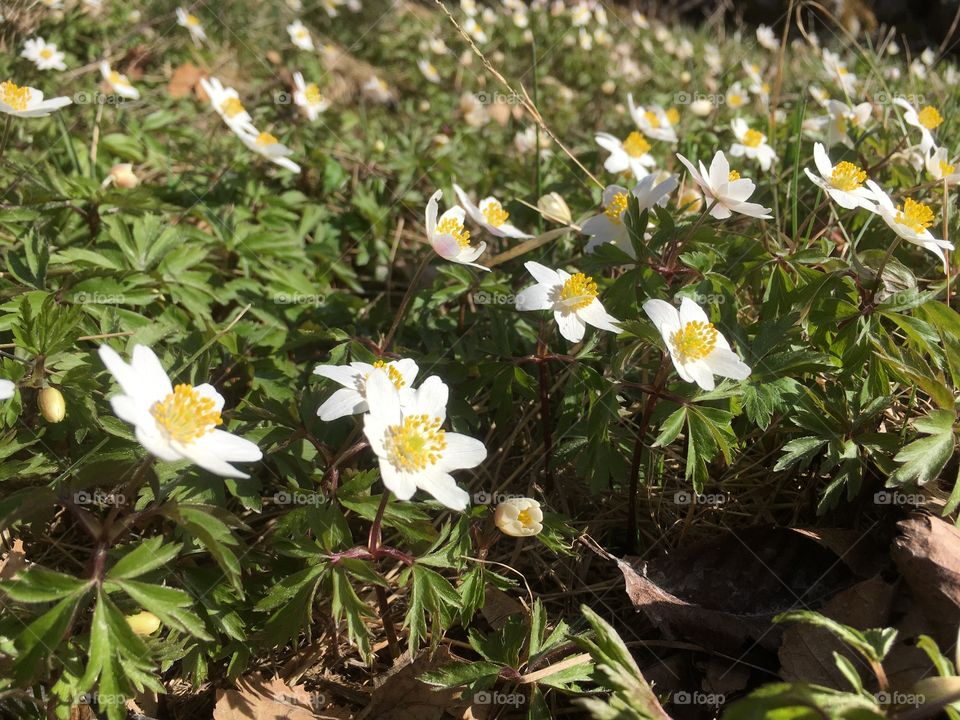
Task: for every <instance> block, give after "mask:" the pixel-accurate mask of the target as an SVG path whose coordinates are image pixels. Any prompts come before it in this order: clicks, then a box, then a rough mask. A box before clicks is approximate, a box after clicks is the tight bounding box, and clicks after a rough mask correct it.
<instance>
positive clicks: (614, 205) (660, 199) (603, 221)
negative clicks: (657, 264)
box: [581, 174, 678, 258]
mask: <svg viewBox="0 0 960 720" xmlns="http://www.w3.org/2000/svg"><path fill="white" fill-rule="evenodd" d="M677 184H678V183H677V178H676V177H673V176H671V177H669V178H667V179H666V180H664V181H663V182H661V183H657V176H656V175H652V174H651V175H647V176H646V177H645V178H644V179H643V180H641V181H640V182H639V183H637V186H636V187H635V188H634V189H633V190H632V191H627V189H626V188H624V187H621V186H619V185H610V186H609V187H607V188H606V189H604V191H603V207H604V211H603V212H602V213H600V214H599V215H594V216H593V217H590V218H587V219H586V220H585V221H584V222H583V225H582V226H581V231H582V232H583V234H584V235H589V236H590V240H589V241H587V245H586V247H585V248H584V250H586V252H588V253H592V252H594V251H595V250H596V249H597V248H598V247H600V246H601V245H605V244H608V243H609V244H612V245H616V246H617V247H618V248H619V249H620V250H622V251H623V252H625V253H626V254H627V255H629V256H630V257H632V258H636V253H635V252H634V250H633V245H632V244H631V243H630V234H629V233H628V232H627V226H626V225H625V224H624V222H623V214H624V213H625V212H626V210H627V206H628V205H629V203H630V195H631V194H632V195H633V196H634V197H636V198H637V204H638V205H639V208H640V212H643V211H644V210H649V209H650V208H652V207H653V206H654V205H659V206H660V207H663V206H664V205H666V203H667V199H668V197H669V195H670V193H672V192H673V191H674V190H675V189H676V188H677Z"/></svg>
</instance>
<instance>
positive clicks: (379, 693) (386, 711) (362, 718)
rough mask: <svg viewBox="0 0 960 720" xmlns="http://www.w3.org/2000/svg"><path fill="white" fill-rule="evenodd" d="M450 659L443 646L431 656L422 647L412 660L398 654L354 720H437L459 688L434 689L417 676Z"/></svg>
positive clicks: (453, 701) (444, 663)
mask: <svg viewBox="0 0 960 720" xmlns="http://www.w3.org/2000/svg"><path fill="white" fill-rule="evenodd" d="M452 659H453V658H452V657H451V655H450V651H449V650H447V649H446V647H440V648H438V649H437V650H436V652H434V653H433V654H432V655H431V654H430V653H429V652H428V651H426V650H424V651H423V652H421V653H420V654H419V655H418V656H417V658H416V659H415V660H414V661H413V662H411V661H410V656H409V655H406V654H404V655H402V656H401V657H400V658H398V659H397V661H396V662H395V663H394V665H393V667H392V668H391V669H390V670H388V671H387V673H386V674H385V675H384V676H382V679H381V680H380V681H379V684H378V685H377V687H376V689H375V690H374V691H373V694H372V695H371V696H370V702H369V704H368V705H367V706H366V707H365V708H364V709H363V711H362V712H361V713H360V714H359V715H358V716H357V720H367V719H369V720H409V719H410V718H416V720H440V718H441V717H443V714H444V712H446V710H447V709H448V708H450V707H452V706H453V705H455V704H457V698H458V697H459V695H460V691H459V690H444V689H442V688H440V689H437V688H434V687H432V686H430V685H427V684H426V683H424V682H421V681H420V680H418V679H417V678H419V677H420V675H422V674H423V673H425V672H428V671H430V670H435V669H436V668H438V667H440V666H442V665H446V664H448V663H450V662H451V661H452Z"/></svg>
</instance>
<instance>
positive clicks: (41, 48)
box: [20, 37, 67, 70]
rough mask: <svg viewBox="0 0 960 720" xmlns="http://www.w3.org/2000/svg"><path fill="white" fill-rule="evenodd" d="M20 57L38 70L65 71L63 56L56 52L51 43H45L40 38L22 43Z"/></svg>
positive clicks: (55, 47) (58, 51) (54, 46)
mask: <svg viewBox="0 0 960 720" xmlns="http://www.w3.org/2000/svg"><path fill="white" fill-rule="evenodd" d="M20 57H25V58H26V59H27V60H29V61H30V62H32V63H33V64H34V65H36V66H37V69H38V70H66V69H67V66H66V64H65V63H64V62H63V58H64V54H63V52H61V51H60V50H57V46H56V45H54V44H53V43H48V42H46V41H45V40H44V39H43V38H42V37H35V38H30V39H28V40H27V41H26V42H24V43H23V52H22V53H20Z"/></svg>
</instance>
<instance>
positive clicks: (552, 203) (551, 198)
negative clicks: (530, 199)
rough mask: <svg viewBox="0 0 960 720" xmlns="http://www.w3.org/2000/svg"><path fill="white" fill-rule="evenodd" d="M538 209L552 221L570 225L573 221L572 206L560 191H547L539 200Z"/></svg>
mask: <svg viewBox="0 0 960 720" xmlns="http://www.w3.org/2000/svg"><path fill="white" fill-rule="evenodd" d="M537 209H539V210H540V214H541V215H543V216H544V217H545V218H546V219H547V220H550V221H551V222H555V223H559V224H560V225H569V224H570V223H571V222H573V216H572V215H571V214H570V208H569V207H567V203H566V201H565V200H564V199H563V197H561V196H560V194H559V193H555V192H552V193H547V194H546V195H544V196H543V197H542V198H540V199H539V200H538V201H537Z"/></svg>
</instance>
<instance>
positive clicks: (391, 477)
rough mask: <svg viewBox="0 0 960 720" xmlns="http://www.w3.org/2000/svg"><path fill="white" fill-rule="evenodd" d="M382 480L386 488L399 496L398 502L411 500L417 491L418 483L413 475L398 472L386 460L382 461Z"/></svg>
mask: <svg viewBox="0 0 960 720" xmlns="http://www.w3.org/2000/svg"><path fill="white" fill-rule="evenodd" d="M380 479H381V480H383V484H384V486H385V487H386V488H387V490H389V491H390V492H392V493H393V494H394V495H396V496H397V499H398V500H409V499H410V498H412V497H413V494H414V493H415V492H416V491H417V483H416V482H415V478H414V476H413V475H410V474H409V473H403V472H398V471H397V469H396V468H394V467H393V465H391V464H390V462H389V461H388V460H386V459H381V460H380Z"/></svg>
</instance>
